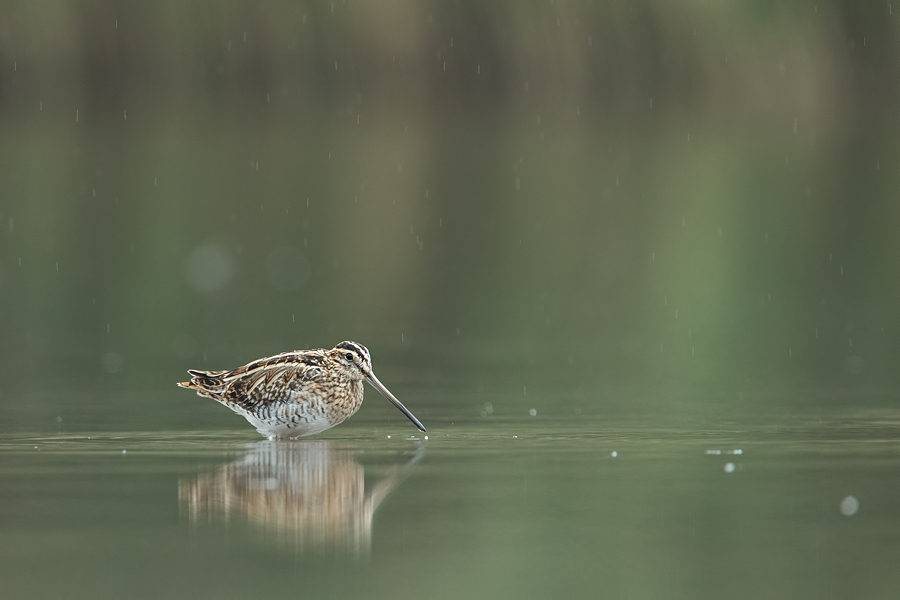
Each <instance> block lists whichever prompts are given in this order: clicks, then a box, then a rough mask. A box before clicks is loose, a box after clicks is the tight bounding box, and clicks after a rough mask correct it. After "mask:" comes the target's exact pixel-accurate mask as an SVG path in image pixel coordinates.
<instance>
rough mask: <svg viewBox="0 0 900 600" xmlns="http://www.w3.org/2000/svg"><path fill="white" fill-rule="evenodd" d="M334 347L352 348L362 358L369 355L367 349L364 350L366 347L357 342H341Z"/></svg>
mask: <svg viewBox="0 0 900 600" xmlns="http://www.w3.org/2000/svg"><path fill="white" fill-rule="evenodd" d="M335 348H343V349H344V350H353V351H354V352H356V353H357V354H359V355H360V356H361V357H363V358H367V357H368V356H369V351H368V350H366V347H365V346H363V345H361V344H357V343H356V342H341V343H340V344H338V345H337V346H335Z"/></svg>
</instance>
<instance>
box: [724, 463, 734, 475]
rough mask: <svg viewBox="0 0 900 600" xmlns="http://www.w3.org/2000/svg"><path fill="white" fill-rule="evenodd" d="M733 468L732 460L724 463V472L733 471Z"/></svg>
mask: <svg viewBox="0 0 900 600" xmlns="http://www.w3.org/2000/svg"><path fill="white" fill-rule="evenodd" d="M734 469H735V467H734V463H733V462H730V463H725V472H726V473H734Z"/></svg>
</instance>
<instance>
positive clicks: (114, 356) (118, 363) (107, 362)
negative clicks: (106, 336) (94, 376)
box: [100, 352, 125, 373]
mask: <svg viewBox="0 0 900 600" xmlns="http://www.w3.org/2000/svg"><path fill="white" fill-rule="evenodd" d="M100 363H101V364H102V365H103V370H104V371H106V372H107V373H118V372H119V371H121V370H122V367H124V366H125V357H124V356H122V355H121V354H119V353H118V352H107V353H106V354H104V355H103V358H102V359H100Z"/></svg>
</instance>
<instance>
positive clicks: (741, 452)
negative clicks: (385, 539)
mask: <svg viewBox="0 0 900 600" xmlns="http://www.w3.org/2000/svg"><path fill="white" fill-rule="evenodd" d="M743 453H744V451H743V450H741V449H740V448H735V449H734V450H732V451H731V454H743Z"/></svg>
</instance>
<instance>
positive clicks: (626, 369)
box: [0, 0, 900, 423]
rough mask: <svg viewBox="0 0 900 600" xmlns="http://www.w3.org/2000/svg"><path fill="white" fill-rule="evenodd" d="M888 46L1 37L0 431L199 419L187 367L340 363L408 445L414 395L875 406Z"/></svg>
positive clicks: (394, 10)
mask: <svg viewBox="0 0 900 600" xmlns="http://www.w3.org/2000/svg"><path fill="white" fill-rule="evenodd" d="M898 19H900V14H898V15H893V9H892V5H891V4H890V3H889V2H888V3H886V2H851V1H849V0H845V1H822V0H818V1H815V2H813V1H810V2H803V1H794V2H769V1H756V2H714V1H702V2H701V1H691V0H682V1H677V2H671V1H669V2H663V1H657V2H654V1H634V2H616V1H609V2H603V1H594V2H589V1H577V2H576V1H561V0H544V1H540V2H465V1H453V2H450V1H446V2H439V1H431V2H428V1H426V2H410V1H379V2H355V1H353V2H343V1H339V2H269V1H253V2H214V1H206V2H176V1H167V2H127V1H119V2H115V1H105V0H97V1H89V2H63V1H58V2H54V1H43V0H42V1H41V2H31V1H28V2H26V1H21V2H16V1H13V0H9V1H7V2H4V3H3V5H2V6H0V161H2V162H0V164H2V168H0V339H2V344H0V378H2V381H3V385H2V386H0V407H2V408H4V409H6V411H7V414H9V412H10V411H14V410H25V413H23V414H24V415H25V416H26V417H27V416H28V415H30V414H32V413H29V412H28V411H32V412H34V411H38V412H40V411H45V412H46V413H47V415H56V414H59V411H60V410H62V409H63V408H65V407H68V408H69V409H70V410H73V411H74V410H77V409H78V408H79V407H88V406H93V405H96V404H97V403H100V404H102V398H104V397H105V395H106V394H111V393H115V394H118V395H117V396H116V400H115V402H116V410H117V411H118V412H120V413H123V412H124V413H128V412H129V411H132V414H135V415H141V414H147V413H150V412H158V411H159V410H160V406H162V407H163V408H164V409H165V408H166V407H175V406H190V407H191V409H192V410H196V406H197V405H195V404H193V403H191V404H189V405H186V404H185V403H184V400H185V398H184V394H185V393H184V392H181V393H179V392H178V391H177V390H176V389H175V388H174V385H173V384H174V382H175V381H177V380H179V379H181V378H182V377H183V374H184V370H185V369H186V368H188V367H193V368H210V369H219V368H231V367H236V366H238V365H240V364H243V363H245V362H247V361H249V360H251V359H254V358H258V357H261V356H265V355H269V354H274V353H277V352H281V351H284V350H289V349H301V348H308V347H318V346H326V347H330V346H332V345H334V344H335V343H337V342H339V341H341V340H344V339H353V340H357V341H360V342H362V343H364V344H366V345H368V346H369V348H370V349H371V350H372V353H373V357H374V359H375V366H376V371H377V372H379V373H380V374H381V378H382V380H384V381H385V383H387V384H388V385H389V386H390V387H392V388H394V389H395V391H396V390H397V388H398V387H399V388H400V389H402V388H404V387H406V388H407V389H412V388H414V387H418V389H420V390H424V391H423V392H422V393H423V394H425V395H423V396H421V397H420V398H419V399H418V400H416V401H415V402H407V405H409V406H411V408H413V409H414V412H417V413H420V414H419V416H420V417H423V414H421V413H422V412H423V411H424V412H425V414H426V416H427V414H428V412H429V410H430V409H431V408H436V407H437V406H439V405H441V396H440V393H439V392H434V393H433V394H432V395H431V396H428V395H427V394H426V393H425V392H426V391H427V390H432V391H434V390H446V389H453V390H456V391H457V392H460V393H463V394H466V393H469V394H477V393H479V392H482V391H485V390H486V391H492V390H493V391H503V392H508V393H509V394H510V397H513V396H515V397H520V396H521V397H524V396H526V395H527V396H528V398H529V402H530V403H531V404H529V406H532V405H539V406H540V407H541V408H542V409H545V408H546V409H554V410H556V409H558V410H561V411H562V410H568V409H569V408H571V406H574V404H576V402H575V400H573V399H574V398H577V405H578V406H579V407H583V408H584V410H600V409H602V407H603V406H605V405H607V404H608V403H610V402H613V403H614V402H615V398H611V397H610V395H606V394H600V393H597V391H598V390H601V389H619V390H623V389H631V388H634V387H635V386H636V387H637V388H639V389H642V388H643V387H647V386H651V387H658V386H662V387H664V388H669V389H681V390H684V392H683V394H682V396H683V398H684V399H687V401H694V402H696V403H699V405H701V406H702V405H703V403H704V402H708V403H710V404H714V403H716V402H717V401H718V400H716V398H720V397H721V396H722V395H725V396H729V397H731V396H733V395H734V393H735V392H736V391H737V392H740V393H743V391H746V390H757V391H760V390H761V392H760V394H759V396H758V397H759V398H760V400H759V401H760V402H762V401H763V399H764V398H765V396H766V393H767V392H766V390H771V389H778V390H790V389H795V388H809V387H816V388H820V389H847V388H853V389H857V388H859V389H867V390H886V391H888V392H889V391H890V390H891V389H892V388H894V387H895V386H896V384H897V376H896V374H895V373H896V369H894V364H895V363H896V361H897V359H898V353H900V345H898V343H897V330H898V325H900V323H898V311H897V297H898V284H900V277H898V272H897V268H896V261H897V257H898V252H900V237H898V235H897V233H896V232H897V227H898V221H900V203H898V197H897V190H898V166H900V165H898V161H900V155H898V150H900V145H898V140H900V113H898V106H900V98H898V82H900V79H898V77H897V71H898V58H900V53H898V51H900V40H898V33H897V32H898V25H897V22H898ZM60 389H62V390H68V391H69V392H73V393H71V394H69V395H67V396H59V395H58V391H59V390H60ZM146 390H150V391H154V392H156V393H157V394H158V393H159V392H162V393H163V399H162V400H156V401H154V402H155V404H154V405H152V406H148V405H147V403H144V402H141V400H140V398H141V396H140V395H130V396H129V395H128V394H125V393H124V392H140V391H146ZM697 390H706V391H709V390H712V393H707V392H706V391H704V393H703V394H697V393H696V392H697ZM74 392H77V393H74ZM79 394H80V395H79ZM716 394H719V396H717V395H716ZM612 396H616V395H615V394H612ZM616 397H618V398H620V399H621V398H625V397H627V395H625V396H622V395H621V394H620V395H619V396H616ZM407 398H408V396H407ZM789 398H790V395H789V394H788V400H789ZM823 399H826V400H827V396H821V397H819V400H823ZM647 401H648V402H649V403H650V404H649V405H650V406H651V407H653V408H660V409H662V408H665V407H664V405H666V404H668V403H671V402H672V396H671V395H666V396H652V397H650V398H649V399H648V400H647ZM781 401H782V400H779V402H781ZM159 402H162V404H161V405H160V404H159ZM23 406H27V407H30V408H27V409H23V408H22V407H23ZM416 408H418V410H416ZM500 409H501V408H498V410H500ZM185 410H187V409H185ZM384 410H385V411H388V410H390V408H389V407H386V408H385V409H384ZM516 410H518V408H517V409H516ZM222 412H223V413H224V412H227V411H222ZM34 414H37V413H34ZM447 414H448V415H449V416H451V417H452V411H450V412H449V413H447ZM23 418H25V417H23ZM29 418H30V417H29ZM92 418H95V419H96V418H97V417H96V416H95V417H92ZM423 418H424V417H423ZM228 422H229V423H233V421H228Z"/></svg>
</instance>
